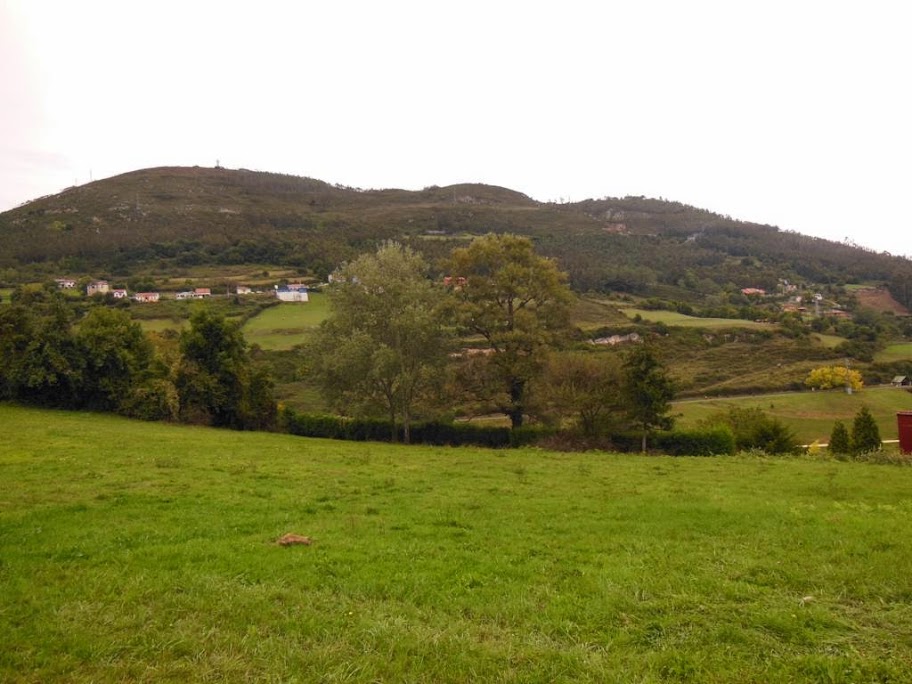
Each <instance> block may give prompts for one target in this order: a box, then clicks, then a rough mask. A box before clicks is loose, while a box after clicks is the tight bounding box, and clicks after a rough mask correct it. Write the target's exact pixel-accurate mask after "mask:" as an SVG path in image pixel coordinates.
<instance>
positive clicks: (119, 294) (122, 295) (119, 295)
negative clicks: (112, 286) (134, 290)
mask: <svg viewBox="0 0 912 684" xmlns="http://www.w3.org/2000/svg"><path fill="white" fill-rule="evenodd" d="M111 294H112V295H114V299H126V298H127V291H126V290H123V289H120V288H118V289H116V290H111Z"/></svg>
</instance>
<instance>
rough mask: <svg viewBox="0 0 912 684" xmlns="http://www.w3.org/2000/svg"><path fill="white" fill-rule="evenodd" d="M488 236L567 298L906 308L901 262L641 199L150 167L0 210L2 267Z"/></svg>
mask: <svg viewBox="0 0 912 684" xmlns="http://www.w3.org/2000/svg"><path fill="white" fill-rule="evenodd" d="M487 232H512V233H517V234H521V235H526V236H529V237H530V238H532V239H533V240H534V241H535V242H536V246H537V248H538V249H539V251H541V252H542V253H544V254H547V255H549V256H553V257H555V258H556V259H558V261H559V263H560V265H561V267H562V268H563V269H565V270H566V271H568V272H569V273H570V276H571V282H572V285H573V287H574V288H575V289H577V290H578V291H602V292H607V291H620V292H627V293H634V294H639V295H643V296H664V297H673V298H676V299H682V300H699V299H703V298H706V297H710V296H712V295H713V294H715V293H718V292H719V291H720V290H724V289H728V290H731V289H733V288H743V287H759V288H767V289H771V288H773V287H775V286H776V284H777V283H778V282H779V281H780V280H781V279H787V280H790V281H792V282H807V283H815V284H846V283H861V282H868V283H875V284H879V285H884V286H886V287H888V288H889V290H890V292H891V294H892V295H893V297H894V298H895V299H896V300H897V301H898V302H899V303H900V304H902V305H904V306H906V307H910V306H912V261H910V260H908V259H905V258H902V257H897V256H892V255H889V254H886V253H876V252H873V251H870V250H865V249H862V248H859V247H857V246H854V245H846V244H843V243H836V242H832V241H828V240H823V239H820V238H813V237H808V236H804V235H800V234H798V233H794V232H790V231H784V230H781V229H779V228H778V227H775V226H768V225H763V224H757V223H751V222H745V221H737V220H734V219H731V218H730V217H727V216H722V215H720V214H716V213H713V212H712V211H709V210H707V209H699V208H696V207H691V206H689V205H686V204H682V203H680V202H672V201H667V200H660V199H651V198H646V197H623V198H610V197H604V198H600V199H587V200H583V201H581V202H574V203H565V204H557V203H547V202H538V201H536V200H534V199H532V198H530V197H528V196H526V195H524V194H522V193H520V192H517V191H514V190H510V189H508V188H503V187H497V186H490V185H484V184H476V183H462V184H457V185H450V186H445V187H438V186H430V187H427V188H424V189H422V190H417V191H409V190H399V189H376V190H363V189H357V188H349V187H344V186H340V185H332V184H330V183H327V182H325V181H321V180H317V179H313V178H304V177H298V176H292V175H285V174H278V173H268V172H261V171H250V170H245V169H225V168H202V167H160V168H153V169H143V170H137V171H131V172H129V173H125V174H122V175H119V176H115V177H112V178H108V179H104V180H98V181H94V182H92V183H88V184H86V185H82V186H77V187H72V188H68V189H67V190H65V191H63V192H61V193H58V194H56V195H51V196H48V197H43V198H39V199H36V200H34V201H32V202H28V203H26V204H24V205H22V206H20V207H17V208H14V209H11V210H9V211H6V212H3V213H0V269H4V270H3V271H2V272H0V273H5V274H6V275H5V276H4V279H5V280H16V279H17V275H16V274H18V273H21V272H23V271H27V272H29V273H33V274H38V273H40V274H43V275H47V274H50V273H52V272H55V273H63V272H66V273H77V272H79V273H85V272H89V271H103V272H109V273H119V272H128V271H132V270H134V269H135V268H136V267H137V266H138V265H142V264H155V265H157V266H158V267H160V268H167V267H168V265H169V264H170V265H179V266H193V265H201V264H241V263H251V264H255V263H263V264H278V265H286V266H292V267H296V268H298V269H303V270H305V271H307V272H308V273H311V274H312V275H314V276H315V277H321V278H322V277H325V276H326V275H327V274H328V273H329V272H331V271H332V270H333V269H334V268H335V267H336V266H338V264H339V263H341V262H343V261H345V260H348V259H351V258H353V257H354V256H355V255H357V254H358V253H360V252H363V251H366V250H369V249H372V248H373V247H374V246H375V245H376V244H377V243H378V242H379V241H382V240H385V239H396V240H400V241H402V242H406V243H408V244H411V245H412V246H414V247H415V248H417V249H420V250H421V251H422V252H424V253H425V254H426V255H427V256H428V257H429V258H430V259H431V260H432V261H434V260H435V259H436V258H437V257H440V256H442V255H444V254H445V253H447V252H448V250H449V249H450V248H451V247H452V246H453V245H454V244H457V243H458V242H460V241H462V240H465V239H466V238H467V237H470V236H472V235H478V234H484V233H487Z"/></svg>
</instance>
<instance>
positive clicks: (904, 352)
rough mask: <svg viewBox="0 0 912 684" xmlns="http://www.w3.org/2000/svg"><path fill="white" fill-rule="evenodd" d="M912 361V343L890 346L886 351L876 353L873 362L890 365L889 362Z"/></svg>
mask: <svg viewBox="0 0 912 684" xmlns="http://www.w3.org/2000/svg"><path fill="white" fill-rule="evenodd" d="M910 359H912V342H903V343H901V344H891V345H889V346H887V348H886V349H884V350H882V351H879V352H877V354H876V355H875V356H874V360H875V361H879V362H881V363H890V362H891V361H909V360H910Z"/></svg>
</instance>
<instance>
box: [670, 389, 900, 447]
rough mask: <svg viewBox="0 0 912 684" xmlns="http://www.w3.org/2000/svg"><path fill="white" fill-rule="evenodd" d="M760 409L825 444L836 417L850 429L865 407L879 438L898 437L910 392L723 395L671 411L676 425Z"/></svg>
mask: <svg viewBox="0 0 912 684" xmlns="http://www.w3.org/2000/svg"><path fill="white" fill-rule="evenodd" d="M732 406H737V407H738V408H759V409H762V410H763V411H764V413H767V414H768V415H770V416H773V417H775V418H778V419H780V420H781V421H782V422H783V423H785V424H786V425H788V426H789V427H791V428H792V429H793V430H794V431H795V432H796V433H797V435H798V439H799V440H801V442H802V443H803V444H811V443H813V442H814V441H819V442H821V443H824V444H825V443H827V442H828V441H829V439H830V433H831V432H832V430H833V424H834V423H835V422H836V421H837V420H841V421H842V422H843V423H845V425H846V427H847V428H849V430H851V429H852V420H853V419H854V418H855V414H857V413H858V411H859V409H861V407H862V406H867V407H868V409H869V410H870V411H871V414H872V415H873V416H874V419H875V420H876V421H877V427H878V428H879V429H880V437H881V439H897V424H896V412H897V411H912V394H910V393H909V392H906V391H905V390H903V389H899V388H895V387H868V388H865V389H863V390H861V391H860V392H855V393H854V394H851V395H849V394H846V393H845V392H844V391H842V390H827V391H825V392H789V393H782V394H769V395H758V396H754V397H722V398H714V399H698V400H684V401H679V402H676V403H675V405H674V408H673V410H672V413H673V414H675V415H677V425H678V426H679V427H694V426H695V425H696V424H697V422H698V421H699V420H701V419H703V418H706V417H708V416H710V415H712V414H713V413H717V412H719V411H727V410H728V409H729V407H732Z"/></svg>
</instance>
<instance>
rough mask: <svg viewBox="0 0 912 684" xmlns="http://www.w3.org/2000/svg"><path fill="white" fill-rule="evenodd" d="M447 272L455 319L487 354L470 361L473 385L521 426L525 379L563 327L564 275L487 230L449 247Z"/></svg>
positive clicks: (515, 240) (526, 247)
mask: <svg viewBox="0 0 912 684" xmlns="http://www.w3.org/2000/svg"><path fill="white" fill-rule="evenodd" d="M449 270H450V273H451V278H452V283H453V285H454V294H455V297H456V300H457V306H456V318H457V321H458V323H459V324H460V326H461V328H462V331H463V332H465V333H467V334H470V335H475V336H479V337H480V338H481V339H483V340H484V344H485V346H486V347H487V350H488V352H489V353H488V354H486V355H484V356H480V357H474V358H473V359H472V366H473V370H474V371H475V372H474V373H472V374H471V377H472V379H473V384H474V388H475V389H476V390H478V389H480V388H484V390H485V391H486V393H487V394H488V396H487V397H485V398H486V399H488V400H489V401H491V402H492V403H493V405H494V406H495V407H496V409H497V410H498V411H500V412H502V413H504V414H506V415H507V416H509V418H510V422H511V423H512V425H513V427H514V428H515V427H519V426H521V425H522V424H523V417H524V414H525V411H526V400H527V396H526V395H527V388H528V387H529V383H530V382H531V381H532V380H533V378H535V377H536V376H537V375H538V374H539V373H540V372H541V370H542V368H543V366H544V363H545V359H546V357H547V352H548V351H549V350H550V349H552V348H553V347H554V346H556V345H557V344H558V342H559V341H560V339H561V337H562V336H563V335H564V334H565V333H566V332H567V330H568V328H569V314H570V302H571V300H572V295H571V292H570V288H569V287H568V286H567V276H566V274H565V273H563V272H561V271H560V270H559V269H558V267H557V264H556V263H555V262H554V261H553V260H551V259H547V258H545V257H542V256H539V255H538V254H536V253H535V248H534V246H533V244H532V242H531V240H529V239H528V238H524V237H519V236H516V235H494V234H490V235H485V236H483V237H479V238H476V239H475V240H473V241H472V242H471V243H470V244H469V245H468V246H467V247H462V248H457V249H455V250H453V254H452V257H451V259H450V262H449Z"/></svg>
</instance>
